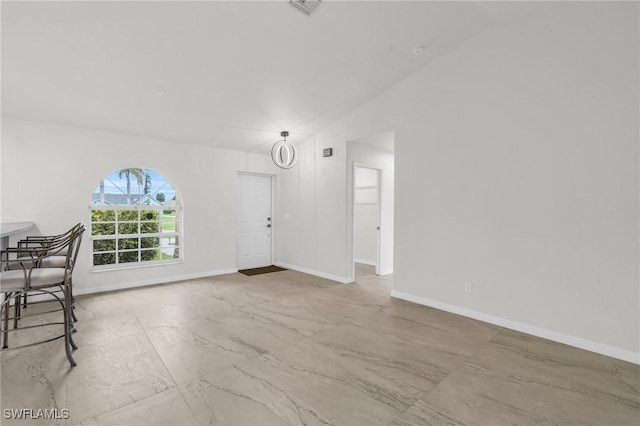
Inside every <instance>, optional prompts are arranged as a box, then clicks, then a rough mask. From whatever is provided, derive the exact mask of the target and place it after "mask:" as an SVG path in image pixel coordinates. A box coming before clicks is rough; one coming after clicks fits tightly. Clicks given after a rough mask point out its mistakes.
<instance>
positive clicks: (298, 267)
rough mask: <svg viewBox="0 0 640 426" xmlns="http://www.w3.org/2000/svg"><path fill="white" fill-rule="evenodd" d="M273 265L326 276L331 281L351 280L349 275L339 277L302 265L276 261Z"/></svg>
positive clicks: (349, 281)
mask: <svg viewBox="0 0 640 426" xmlns="http://www.w3.org/2000/svg"><path fill="white" fill-rule="evenodd" d="M275 265H276V266H279V267H281V268H286V269H293V270H294V271H298V272H304V273H305V274H309V275H315V276H316V277H320V278H326V279H328V280H331V281H337V282H339V283H342V284H348V283H351V282H353V279H352V278H351V279H350V278H349V277H340V276H338V275H332V274H327V273H324V272H320V271H314V270H313V269H309V268H303V267H302V266H296V265H291V264H289V263H284V262H276V264H275Z"/></svg>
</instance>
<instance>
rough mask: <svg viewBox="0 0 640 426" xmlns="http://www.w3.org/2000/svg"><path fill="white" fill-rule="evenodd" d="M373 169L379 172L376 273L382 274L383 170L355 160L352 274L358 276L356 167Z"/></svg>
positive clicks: (353, 168)
mask: <svg viewBox="0 0 640 426" xmlns="http://www.w3.org/2000/svg"><path fill="white" fill-rule="evenodd" d="M357 168H361V169H371V170H375V171H376V172H378V173H377V174H378V179H377V182H376V200H377V201H376V212H377V216H378V218H377V222H378V225H377V228H378V229H377V233H376V267H375V273H376V275H380V226H381V224H380V222H381V221H380V219H381V217H382V188H381V184H382V172H383V170H382V169H380V168H378V167H375V166H372V165H370V164H366V163H361V162H358V161H354V162H353V164H352V166H351V241H352V243H351V276H352V277H353V280H355V278H356V169H357Z"/></svg>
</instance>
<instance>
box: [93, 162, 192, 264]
mask: <svg viewBox="0 0 640 426" xmlns="http://www.w3.org/2000/svg"><path fill="white" fill-rule="evenodd" d="M91 239H92V258H93V266H94V269H111V268H116V267H132V266H143V265H144V266H146V265H153V264H162V263H167V262H175V261H177V260H180V259H181V255H180V243H181V242H182V208H181V203H180V196H179V194H178V193H177V191H176V189H175V188H174V187H173V185H171V183H169V181H168V180H167V179H165V178H164V177H163V176H161V175H159V174H158V173H156V172H154V171H152V170H148V169H136V168H134V169H122V170H117V171H115V172H113V173H111V174H110V175H109V176H107V177H105V178H104V179H103V180H102V181H100V183H99V184H98V186H96V188H95V190H94V191H93V194H92V196H91Z"/></svg>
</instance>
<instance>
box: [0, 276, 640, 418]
mask: <svg viewBox="0 0 640 426" xmlns="http://www.w3.org/2000/svg"><path fill="white" fill-rule="evenodd" d="M357 276H358V278H357V283H356V284H351V285H344V284H336V283H333V282H330V281H327V280H323V279H320V278H316V277H312V276H308V275H305V274H302V273H298V272H295V271H284V272H276V273H271V274H265V275H258V276H253V277H246V276H244V275H240V274H232V275H225V276H218V277H212V278H207V279H200V280H194V281H186V282H181V283H173V284H166V285H159V286H153V287H146V288H140V289H135V290H128V291H119V292H113V293H104V294H99V295H93V296H83V297H79V298H78V308H77V314H78V317H79V319H80V321H79V323H78V333H76V335H75V338H76V342H77V343H78V346H79V347H80V348H79V349H78V350H77V351H76V352H75V358H76V360H77V362H78V366H77V367H75V368H73V369H70V368H68V364H67V361H66V359H65V357H64V351H63V350H62V344H61V342H60V341H59V340H58V341H55V342H51V343H48V344H46V345H40V346H35V347H32V348H27V349H21V350H16V351H10V352H5V353H3V354H2V384H1V390H2V408H3V409H6V408H33V409H37V408H58V409H63V408H64V409H68V410H69V414H70V418H69V419H67V420H59V421H57V423H59V424H69V425H75V424H81V425H145V424H147V425H152V424H153V425H196V424H200V425H208V424H222V425H281V424H325V425H328V424H336V425H429V424H434V425H441V424H451V425H458V424H466V425H525V424H545V425H551V424H557V425H574V424H576V425H577V424H580V425H585V424H592V425H638V424H639V423H640V408H639V396H640V367H638V366H636V365H633V364H629V363H625V362H622V361H617V360H614V359H611V358H607V357H604V356H600V355H596V354H593V353H590V352H586V351H582V350H579V349H575V348H571V347H568V346H564V345H560V344H556V343H552V342H549V341H546V340H542V339H539V338H535V337H531V336H528V335H524V334H520V333H516V332H512V331H508V330H504V329H500V328H499V327H495V326H492V325H488V324H485V323H482V322H478V321H474V320H471V319H467V318H464V317H460V316H456V315H453V314H448V313H445V312H442V311H438V310H435V309H430V308H427V307H424V306H419V305H415V304H412V303H408V302H404V301H400V300H397V299H392V298H390V297H389V292H390V288H391V281H390V280H389V279H388V278H387V279H385V278H380V277H375V276H374V275H373V274H372V273H371V270H370V269H368V267H359V268H358V274H357ZM34 309H37V308H35V307H34ZM51 423H54V424H55V423H56V422H55V421H43V420H32V421H25V420H21V421H10V420H3V422H2V424H39V425H42V424H51Z"/></svg>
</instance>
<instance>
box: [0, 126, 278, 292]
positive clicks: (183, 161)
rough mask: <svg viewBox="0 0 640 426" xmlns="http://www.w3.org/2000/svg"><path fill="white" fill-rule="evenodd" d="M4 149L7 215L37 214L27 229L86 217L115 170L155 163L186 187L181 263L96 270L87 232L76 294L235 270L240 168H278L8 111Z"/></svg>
mask: <svg viewBox="0 0 640 426" xmlns="http://www.w3.org/2000/svg"><path fill="white" fill-rule="evenodd" d="M1 152H2V163H1V164H2V206H1V214H2V221H3V222H19V221H33V222H35V223H36V226H37V228H36V229H33V230H31V231H29V233H38V232H40V233H43V234H55V233H59V232H62V231H64V230H66V229H68V228H69V227H71V226H72V225H73V224H75V223H77V222H78V221H84V222H85V223H87V224H88V223H89V222H90V215H89V203H90V200H91V194H92V192H93V190H94V189H95V187H96V186H97V185H98V183H99V181H100V180H101V179H102V178H103V177H104V176H106V175H107V174H109V173H110V172H112V171H114V170H118V169H122V168H127V167H141V168H149V169H152V170H154V171H157V172H158V173H160V174H162V175H163V176H165V177H166V178H168V179H169V180H170V181H171V182H172V183H173V184H174V185H175V187H176V189H177V190H178V191H179V192H180V194H181V196H182V200H183V205H184V214H183V216H184V239H183V246H182V247H180V250H181V251H182V254H183V257H184V262H183V263H180V264H172V265H163V266H157V267H145V268H137V269H126V270H119V271H108V272H90V270H89V269H90V263H91V256H90V250H91V240H90V238H89V235H86V236H85V239H84V240H83V243H82V247H81V252H80V254H79V263H78V266H77V267H76V269H75V271H74V285H75V286H76V288H77V290H76V291H77V292H78V293H84V292H88V291H105V290H109V289H113V288H121V287H126V286H128V285H131V284H148V283H156V282H166V281H170V280H177V279H182V278H187V277H196V276H206V275H211V274H216V273H221V272H229V271H233V270H235V269H236V238H237V237H236V222H237V220H236V208H237V207H236V206H237V200H236V187H237V172H238V171H248V172H260V173H275V171H274V169H275V166H273V164H272V162H271V159H270V158H269V157H268V156H265V155H256V154H247V153H243V152H239V151H232V150H222V149H214V148H209V147H205V146H197V145H189V144H179V145H178V144H176V143H171V142H167V141H159V140H152V139H144V138H139V137H134V136H128V135H122V134H114V133H107V132H100V131H93V130H85V129H79V128H72V127H64V126H56V125H49V124H44V123H35V122H29V121H21V120H13V119H8V118H3V122H2V151H1ZM18 237H20V236H18ZM14 240H15V239H14Z"/></svg>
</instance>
